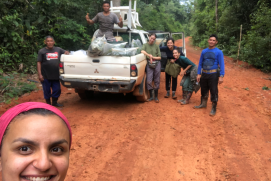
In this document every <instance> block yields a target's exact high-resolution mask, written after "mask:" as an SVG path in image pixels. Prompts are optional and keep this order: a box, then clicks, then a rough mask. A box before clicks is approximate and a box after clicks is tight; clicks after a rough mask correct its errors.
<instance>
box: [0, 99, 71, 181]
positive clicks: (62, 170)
mask: <svg viewBox="0 0 271 181" xmlns="http://www.w3.org/2000/svg"><path fill="white" fill-rule="evenodd" d="M71 143H72V132H71V127H70V124H69V122H68V120H67V118H66V117H65V116H64V115H63V114H62V113H61V112H60V110H58V109H57V108H55V107H53V106H51V105H48V104H45V103H40V102H26V103H22V104H19V105H17V106H15V107H13V108H11V109H9V110H8V111H6V112H5V113H4V114H3V115H2V116H1V117H0V147H1V150H0V153H1V154H0V157H1V161H0V162H1V165H0V170H1V171H2V181H21V180H31V181H40V180H44V181H46V180H57V181H64V180H65V177H66V174H67V171H68V167H69V155H70V149H71Z"/></svg>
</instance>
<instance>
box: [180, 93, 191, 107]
mask: <svg viewBox="0 0 271 181" xmlns="http://www.w3.org/2000/svg"><path fill="white" fill-rule="evenodd" d="M192 94H193V92H189V91H187V92H186V99H185V100H184V101H182V102H181V105H185V104H189V100H190V98H191V96H192Z"/></svg>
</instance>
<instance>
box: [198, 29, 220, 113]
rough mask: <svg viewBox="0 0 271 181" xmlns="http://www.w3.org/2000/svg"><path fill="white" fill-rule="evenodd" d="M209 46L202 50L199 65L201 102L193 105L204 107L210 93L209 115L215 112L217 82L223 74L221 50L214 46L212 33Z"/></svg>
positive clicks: (214, 41) (215, 41)
mask: <svg viewBox="0 0 271 181" xmlns="http://www.w3.org/2000/svg"><path fill="white" fill-rule="evenodd" d="M208 43H209V47H208V48H206V49H204V50H202V52H201V56H200V60H199V66H198V76H197V82H200V87H201V104H200V105H199V106H195V107H194V108H195V109H200V108H206V107H207V101H208V97H209V91H210V93H211V101H212V110H211V112H210V116H214V115H215V114H216V106H217V101H218V83H219V84H221V83H223V77H224V74H225V65H224V56H223V52H222V51H221V50H220V49H218V48H216V44H217V43H218V39H217V36H216V35H214V34H212V35H211V36H210V37H209V40H208Z"/></svg>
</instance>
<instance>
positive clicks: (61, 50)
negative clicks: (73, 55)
mask: <svg viewBox="0 0 271 181" xmlns="http://www.w3.org/2000/svg"><path fill="white" fill-rule="evenodd" d="M60 53H61V55H62V54H65V55H69V54H70V52H69V51H66V50H63V49H62V48H60Z"/></svg>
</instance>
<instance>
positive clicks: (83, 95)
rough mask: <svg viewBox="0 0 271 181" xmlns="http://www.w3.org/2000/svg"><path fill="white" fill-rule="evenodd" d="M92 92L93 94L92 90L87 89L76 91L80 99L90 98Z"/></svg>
mask: <svg viewBox="0 0 271 181" xmlns="http://www.w3.org/2000/svg"><path fill="white" fill-rule="evenodd" d="M93 94H94V92H93V91H88V90H85V91H82V92H81V91H80V92H78V95H79V97H80V98H81V99H82V100H85V99H91V98H92V97H93Z"/></svg>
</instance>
